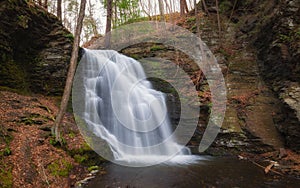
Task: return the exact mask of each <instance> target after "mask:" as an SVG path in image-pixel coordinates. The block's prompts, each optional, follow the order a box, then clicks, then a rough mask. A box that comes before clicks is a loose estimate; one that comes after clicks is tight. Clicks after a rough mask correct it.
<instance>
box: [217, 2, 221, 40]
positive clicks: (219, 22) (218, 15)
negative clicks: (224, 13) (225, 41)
mask: <svg viewBox="0 0 300 188" xmlns="http://www.w3.org/2000/svg"><path fill="white" fill-rule="evenodd" d="M216 8H217V19H218V28H219V39H221V21H220V13H219V1H218V0H216Z"/></svg>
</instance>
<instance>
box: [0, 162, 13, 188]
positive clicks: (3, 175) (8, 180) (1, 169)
mask: <svg viewBox="0 0 300 188" xmlns="http://www.w3.org/2000/svg"><path fill="white" fill-rule="evenodd" d="M12 185H13V176H12V167H10V166H8V165H6V164H3V163H2V162H1V161H0V187H2V188H10V187H12Z"/></svg>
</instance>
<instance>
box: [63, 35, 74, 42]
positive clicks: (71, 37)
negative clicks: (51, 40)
mask: <svg viewBox="0 0 300 188" xmlns="http://www.w3.org/2000/svg"><path fill="white" fill-rule="evenodd" d="M64 37H66V38H68V39H70V40H72V41H73V40H74V35H73V34H72V33H66V34H64Z"/></svg>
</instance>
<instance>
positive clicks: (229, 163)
mask: <svg viewBox="0 0 300 188" xmlns="http://www.w3.org/2000/svg"><path fill="white" fill-rule="evenodd" d="M105 170H106V172H107V173H106V174H105V175H101V176H99V177H96V178H95V179H93V180H92V181H91V182H90V183H89V185H87V187H88V188H98V187H101V188H102V187H103V188H104V187H109V188H117V187H120V188H126V187H128V188H129V187H130V188H132V187H135V188H139V187H143V188H169V187H176V188H199V187H251V188H253V187H289V188H290V187H299V185H300V180H299V179H294V178H290V177H283V176H279V175H271V173H270V174H265V173H264V170H263V169H262V168H260V167H257V166H255V165H253V164H252V163H251V162H248V161H242V160H238V159H235V158H225V157H222V158H212V157H205V158H204V159H203V160H201V161H199V162H198V163H194V164H189V165H168V164H160V165H156V166H152V167H144V168H130V167H124V166H119V165H115V164H107V165H106V166H105Z"/></svg>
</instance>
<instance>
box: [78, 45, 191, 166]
mask: <svg viewBox="0 0 300 188" xmlns="http://www.w3.org/2000/svg"><path fill="white" fill-rule="evenodd" d="M83 63H84V69H83V70H84V71H83V74H84V76H83V86H84V88H85V92H84V94H83V97H84V101H85V102H84V103H85V106H84V115H83V119H84V120H85V122H87V124H88V125H89V127H90V129H91V130H92V132H93V133H94V134H95V135H97V136H98V137H101V138H102V139H104V140H105V141H107V142H108V144H109V147H110V149H111V151H112V153H113V157H114V159H115V160H120V161H127V162H129V163H130V162H141V163H143V162H145V163H147V162H150V163H152V162H153V161H154V162H155V161H161V160H164V159H166V160H169V159H171V158H174V157H175V156H176V157H178V156H188V155H190V150H189V149H188V148H187V147H185V146H182V145H179V144H177V143H176V141H175V140H174V138H173V137H171V135H172V132H173V131H172V128H171V123H170V119H169V116H168V113H167V107H166V99H165V94H164V93H162V92H160V91H157V90H155V89H153V87H152V84H151V83H150V82H149V81H147V80H146V75H145V72H144V70H143V67H142V66H141V64H140V63H139V62H138V61H136V60H134V59H132V58H129V57H126V56H124V55H122V54H119V53H118V52H116V51H113V50H85V54H84V62H83Z"/></svg>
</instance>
